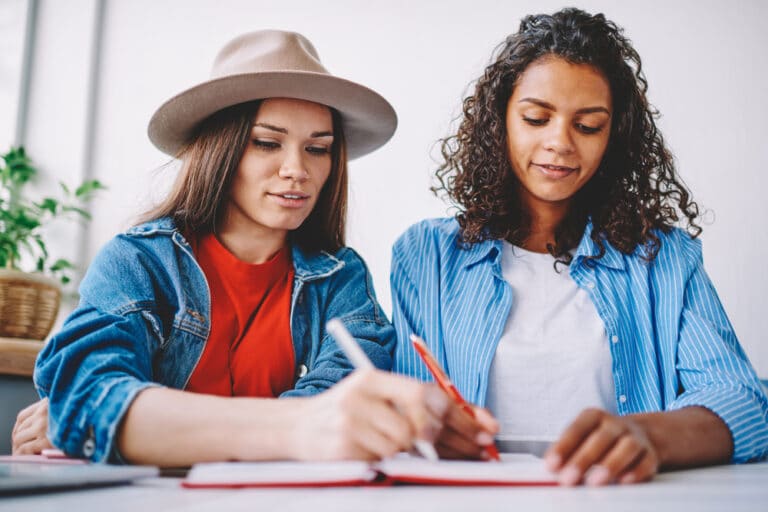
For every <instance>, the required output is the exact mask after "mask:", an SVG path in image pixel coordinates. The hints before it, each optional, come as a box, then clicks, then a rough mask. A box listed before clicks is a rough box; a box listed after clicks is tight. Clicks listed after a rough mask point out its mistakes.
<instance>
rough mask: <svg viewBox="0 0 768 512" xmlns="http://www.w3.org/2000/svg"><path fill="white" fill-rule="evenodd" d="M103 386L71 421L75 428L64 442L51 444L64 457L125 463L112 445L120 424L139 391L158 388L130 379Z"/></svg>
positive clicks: (114, 380) (114, 445)
mask: <svg viewBox="0 0 768 512" xmlns="http://www.w3.org/2000/svg"><path fill="white" fill-rule="evenodd" d="M102 386H103V387H102V388H101V389H100V393H98V396H96V397H95V398H93V399H90V400H87V402H86V403H85V404H84V406H83V409H82V410H81V411H79V412H78V413H77V414H76V415H75V417H73V418H71V420H72V421H73V422H74V424H76V425H78V428H73V429H71V431H70V433H69V434H70V435H68V436H66V439H57V441H58V442H56V443H54V444H55V445H56V446H61V448H62V449H63V450H64V452H66V453H67V454H70V455H76V456H79V457H87V458H89V459H91V460H92V461H94V462H113V463H124V462H125V460H124V459H123V457H122V456H121V455H120V453H119V451H118V449H117V445H116V442H115V441H116V437H117V430H118V428H119V426H120V423H121V422H122V420H123V417H124V416H125V413H126V412H127V411H128V408H129V407H130V405H131V403H132V402H133V400H134V399H135V398H136V396H137V395H138V394H139V393H140V392H141V391H143V390H145V389H148V388H151V387H161V386H160V385H159V384H157V383H154V382H142V381H139V380H136V379H134V378H130V377H126V378H120V379H113V380H112V379H110V381H109V382H108V383H106V382H105V383H103V384H102Z"/></svg>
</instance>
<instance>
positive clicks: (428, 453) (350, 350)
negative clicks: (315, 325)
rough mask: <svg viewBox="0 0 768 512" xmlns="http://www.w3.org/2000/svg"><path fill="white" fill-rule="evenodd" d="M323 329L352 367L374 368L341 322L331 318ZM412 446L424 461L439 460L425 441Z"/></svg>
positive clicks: (429, 444) (415, 442)
mask: <svg viewBox="0 0 768 512" xmlns="http://www.w3.org/2000/svg"><path fill="white" fill-rule="evenodd" d="M325 328H326V329H327V330H328V332H329V333H330V334H331V336H333V339H335V340H336V342H337V343H338V344H339V346H340V347H341V349H342V350H343V351H344V354H345V355H346V356H347V359H349V361H350V362H351V363H352V366H354V367H355V368H356V369H359V370H362V369H372V368H375V367H374V366H373V363H372V362H371V360H370V359H368V356H366V355H365V352H363V349H362V348H360V345H359V344H358V343H357V342H356V341H355V338H353V337H352V335H351V334H349V331H348V330H347V328H346V327H344V324H343V323H342V321H341V320H339V319H338V318H332V319H330V320H328V323H327V324H325ZM413 445H414V446H415V447H416V450H418V452H419V453H420V454H421V455H422V456H423V457H424V458H425V459H427V460H431V461H436V460H438V459H439V457H438V456H437V452H436V451H435V447H434V446H432V443H430V442H429V441H427V440H426V439H414V440H413Z"/></svg>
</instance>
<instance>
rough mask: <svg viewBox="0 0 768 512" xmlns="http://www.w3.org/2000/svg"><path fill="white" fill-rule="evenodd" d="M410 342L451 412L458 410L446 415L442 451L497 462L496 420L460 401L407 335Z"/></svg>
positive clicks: (430, 357) (431, 358)
mask: <svg viewBox="0 0 768 512" xmlns="http://www.w3.org/2000/svg"><path fill="white" fill-rule="evenodd" d="M411 343H412V344H413V348H414V349H416V352H417V353H418V354H419V357H421V360H422V361H423V362H424V364H425V365H426V367H427V369H428V370H429V373H430V374H431V375H432V377H433V378H434V379H435V381H436V382H437V384H438V385H439V386H440V388H441V389H442V390H443V391H445V392H446V394H448V396H449V397H450V398H451V400H453V401H454V403H455V404H456V408H454V411H459V412H458V413H457V414H456V413H454V414H449V416H448V418H447V424H446V429H445V430H444V431H443V433H442V435H441V439H440V440H441V441H442V443H441V444H442V445H443V447H444V449H443V450H442V451H443V452H448V453H447V455H448V456H450V457H451V458H463V457H464V456H473V455H480V456H484V455H486V456H487V457H488V458H490V459H493V460H501V457H500V456H499V452H498V450H496V446H494V444H493V435H492V434H493V433H495V432H496V431H497V430H498V424H497V423H496V420H495V419H494V418H493V417H492V416H491V415H490V414H489V413H488V412H487V411H485V410H484V409H480V408H475V407H473V406H472V405H470V404H468V403H467V402H466V401H465V400H464V398H463V397H462V396H461V394H460V393H459V390H458V389H456V386H454V385H453V382H451V379H450V378H448V375H447V374H446V373H445V372H444V371H443V369H442V368H441V367H440V364H439V363H438V362H437V360H436V359H435V357H434V356H433V355H432V352H430V350H429V348H428V347H427V344H426V343H424V340H422V339H421V338H420V337H418V336H416V335H415V334H411ZM479 450H480V453H479V454H478V451H479ZM483 451H484V452H485V453H482V452H483Z"/></svg>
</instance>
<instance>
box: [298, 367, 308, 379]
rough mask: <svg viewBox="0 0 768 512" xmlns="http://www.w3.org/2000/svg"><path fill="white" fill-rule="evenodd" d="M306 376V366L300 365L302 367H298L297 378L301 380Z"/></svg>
mask: <svg viewBox="0 0 768 512" xmlns="http://www.w3.org/2000/svg"><path fill="white" fill-rule="evenodd" d="M306 374H307V366H306V365H304V364H302V365H299V371H298V376H299V378H302V377H303V376H305V375H306Z"/></svg>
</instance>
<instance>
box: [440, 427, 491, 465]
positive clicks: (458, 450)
mask: <svg viewBox="0 0 768 512" xmlns="http://www.w3.org/2000/svg"><path fill="white" fill-rule="evenodd" d="M437 442H439V443H440V444H442V445H443V446H445V447H446V448H448V449H449V450H450V451H451V452H452V453H455V454H456V456H457V457H458V458H461V459H481V458H483V452H485V446H482V445H479V444H477V443H476V442H475V441H474V440H471V439H467V438H466V437H464V435H463V434H460V433H458V432H456V431H454V430H452V429H451V428H449V427H446V428H444V429H443V431H442V432H441V433H440V437H438V441H437ZM452 458H456V457H452Z"/></svg>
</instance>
